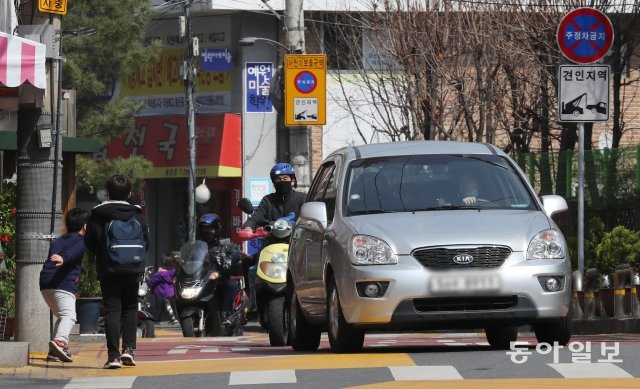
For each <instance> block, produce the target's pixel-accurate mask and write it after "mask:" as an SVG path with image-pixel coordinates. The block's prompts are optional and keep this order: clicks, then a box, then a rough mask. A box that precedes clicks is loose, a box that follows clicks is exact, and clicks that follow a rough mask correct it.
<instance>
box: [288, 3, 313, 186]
mask: <svg viewBox="0 0 640 389" xmlns="http://www.w3.org/2000/svg"><path fill="white" fill-rule="evenodd" d="M285 30H286V39H287V47H288V48H289V53H291V54H305V53H306V49H305V37H304V33H305V27H304V5H303V0H285ZM288 132H289V161H290V163H291V164H292V165H293V167H294V169H296V170H298V172H301V173H302V177H300V174H296V176H298V186H299V187H301V189H304V190H308V188H309V186H310V185H311V152H310V151H311V148H310V144H311V130H310V129H309V126H304V127H296V128H289V131H288ZM298 172H297V173H298Z"/></svg>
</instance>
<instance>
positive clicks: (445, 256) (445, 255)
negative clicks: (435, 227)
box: [411, 246, 511, 269]
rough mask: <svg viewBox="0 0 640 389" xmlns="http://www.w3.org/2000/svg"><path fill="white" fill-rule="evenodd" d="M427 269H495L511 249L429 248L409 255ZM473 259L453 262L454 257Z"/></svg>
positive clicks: (500, 264)
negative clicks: (466, 261)
mask: <svg viewBox="0 0 640 389" xmlns="http://www.w3.org/2000/svg"><path fill="white" fill-rule="evenodd" d="M411 255H413V257H414V258H415V259H417V260H418V261H420V263H421V264H422V266H424V267H426V268H427V269H469V268H484V269H488V268H497V267H500V266H502V263H504V261H505V260H506V259H507V258H508V257H509V255H511V249H510V248H509V247H505V246H478V247H463V248H462V247H461V248H448V247H429V248H420V249H416V250H414V251H413V253H412V254H411ZM460 255H465V256H471V257H473V261H471V262H468V263H464V264H460V263H456V262H454V261H453V259H454V258H455V257H456V256H460Z"/></svg>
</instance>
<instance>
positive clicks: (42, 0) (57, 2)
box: [38, 0, 67, 15]
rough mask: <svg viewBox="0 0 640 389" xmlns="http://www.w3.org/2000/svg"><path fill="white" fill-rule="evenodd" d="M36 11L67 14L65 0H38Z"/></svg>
mask: <svg viewBox="0 0 640 389" xmlns="http://www.w3.org/2000/svg"><path fill="white" fill-rule="evenodd" d="M38 11H40V12H44V13H50V14H57V15H66V14H67V0H38Z"/></svg>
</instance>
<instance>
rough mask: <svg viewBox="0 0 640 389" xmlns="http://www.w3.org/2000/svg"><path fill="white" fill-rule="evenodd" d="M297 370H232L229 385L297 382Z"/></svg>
mask: <svg viewBox="0 0 640 389" xmlns="http://www.w3.org/2000/svg"><path fill="white" fill-rule="evenodd" d="M295 383H297V380H296V371H295V370H264V371H238V372H231V374H230V376H229V385H255V384H295Z"/></svg>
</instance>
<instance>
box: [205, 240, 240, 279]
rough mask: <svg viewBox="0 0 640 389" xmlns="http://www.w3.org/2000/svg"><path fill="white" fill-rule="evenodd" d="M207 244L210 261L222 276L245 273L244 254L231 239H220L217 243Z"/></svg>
mask: <svg viewBox="0 0 640 389" xmlns="http://www.w3.org/2000/svg"><path fill="white" fill-rule="evenodd" d="M207 246H208V247H209V252H208V256H209V263H210V264H211V266H212V267H213V268H214V269H216V270H217V271H218V272H219V273H220V275H221V276H222V277H228V276H232V275H233V276H241V275H243V271H242V254H241V253H240V249H238V246H236V245H235V244H233V243H231V240H230V239H228V238H227V239H220V240H219V241H217V242H215V243H210V244H209V243H208V244H207Z"/></svg>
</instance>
